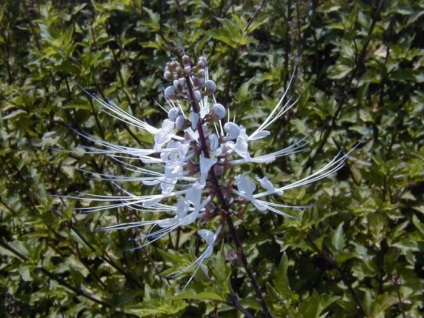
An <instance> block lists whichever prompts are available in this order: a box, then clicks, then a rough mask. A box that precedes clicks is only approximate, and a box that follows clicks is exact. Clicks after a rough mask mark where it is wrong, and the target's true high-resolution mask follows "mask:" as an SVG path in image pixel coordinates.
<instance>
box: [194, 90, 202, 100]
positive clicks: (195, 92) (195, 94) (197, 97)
mask: <svg viewBox="0 0 424 318" xmlns="http://www.w3.org/2000/svg"><path fill="white" fill-rule="evenodd" d="M193 94H194V98H195V99H196V100H197V101H198V102H200V101H201V100H202V93H200V92H199V91H194V92H193Z"/></svg>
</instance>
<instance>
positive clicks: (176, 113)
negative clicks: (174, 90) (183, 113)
mask: <svg viewBox="0 0 424 318" xmlns="http://www.w3.org/2000/svg"><path fill="white" fill-rule="evenodd" d="M179 115H180V109H179V108H177V107H173V108H171V109H170V110H169V112H168V118H169V119H170V120H172V121H175V120H176V119H177V117H178V116H179Z"/></svg>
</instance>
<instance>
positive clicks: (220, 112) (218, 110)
mask: <svg viewBox="0 0 424 318" xmlns="http://www.w3.org/2000/svg"><path fill="white" fill-rule="evenodd" d="M212 113H213V114H214V115H215V116H216V117H218V119H222V118H224V117H225V107H224V106H223V105H222V104H219V103H216V104H214V105H213V106H212Z"/></svg>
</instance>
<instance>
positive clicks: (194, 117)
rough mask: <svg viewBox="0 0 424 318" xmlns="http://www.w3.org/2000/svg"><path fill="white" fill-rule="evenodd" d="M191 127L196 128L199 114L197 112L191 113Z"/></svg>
mask: <svg viewBox="0 0 424 318" xmlns="http://www.w3.org/2000/svg"><path fill="white" fill-rule="evenodd" d="M190 116H191V129H193V130H197V124H198V122H199V120H200V115H199V114H198V113H191V114H190Z"/></svg>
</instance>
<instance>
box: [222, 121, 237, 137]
mask: <svg viewBox="0 0 424 318" xmlns="http://www.w3.org/2000/svg"><path fill="white" fill-rule="evenodd" d="M224 130H225V131H226V133H227V134H228V137H227V138H228V139H229V140H233V139H236V138H237V137H238V136H239V135H240V128H239V126H237V125H236V124H235V123H233V122H231V121H229V122H228V123H226V124H225V125H224Z"/></svg>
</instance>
